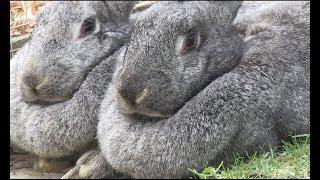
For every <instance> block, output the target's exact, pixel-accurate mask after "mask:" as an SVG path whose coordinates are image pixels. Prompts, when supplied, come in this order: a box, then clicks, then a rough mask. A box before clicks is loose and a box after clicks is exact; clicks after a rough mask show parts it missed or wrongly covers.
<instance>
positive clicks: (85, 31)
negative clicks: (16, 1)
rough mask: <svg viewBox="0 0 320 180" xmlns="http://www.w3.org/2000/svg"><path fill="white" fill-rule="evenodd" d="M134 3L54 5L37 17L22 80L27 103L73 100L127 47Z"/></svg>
mask: <svg viewBox="0 0 320 180" xmlns="http://www.w3.org/2000/svg"><path fill="white" fill-rule="evenodd" d="M133 5H134V3H133V2H125V1H123V2H105V1H57V2H48V3H46V5H45V6H44V7H43V9H42V10H41V12H39V14H38V15H37V17H36V26H35V28H34V30H33V32H32V34H31V38H30V40H29V41H28V42H27V43H28V49H27V51H28V53H27V54H28V55H27V56H26V57H24V61H23V62H22V66H21V69H20V72H19V75H18V76H17V78H18V79H17V80H18V86H19V89H20V91H21V96H22V99H23V100H24V101H27V102H32V103H56V102H61V101H66V100H68V99H70V98H71V97H72V96H73V94H74V93H75V92H76V91H77V90H78V89H79V87H80V85H81V84H82V82H83V81H84V79H85V78H86V76H87V74H88V73H90V71H91V69H92V68H93V67H94V66H95V65H97V64H98V63H99V62H100V61H101V60H102V59H103V57H107V56H108V55H110V54H111V53H113V51H115V50H116V49H117V48H118V47H120V46H121V45H122V44H123V43H124V39H125V38H127V34H128V33H129V32H128V31H129V29H130V28H127V26H128V25H129V23H128V22H129V18H128V17H129V15H130V12H131V9H132V8H133Z"/></svg>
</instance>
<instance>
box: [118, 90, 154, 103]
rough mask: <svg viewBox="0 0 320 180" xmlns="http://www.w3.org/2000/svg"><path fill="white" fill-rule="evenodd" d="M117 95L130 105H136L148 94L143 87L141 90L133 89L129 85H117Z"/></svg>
mask: <svg viewBox="0 0 320 180" xmlns="http://www.w3.org/2000/svg"><path fill="white" fill-rule="evenodd" d="M117 93H118V95H119V96H120V97H121V98H122V99H123V100H125V101H126V103H129V104H130V105H132V106H138V105H139V104H141V103H142V102H143V101H144V100H145V98H146V97H147V95H148V89H147V88H144V89H143V90H142V91H135V90H134V89H133V88H130V87H129V86H118V88H117Z"/></svg>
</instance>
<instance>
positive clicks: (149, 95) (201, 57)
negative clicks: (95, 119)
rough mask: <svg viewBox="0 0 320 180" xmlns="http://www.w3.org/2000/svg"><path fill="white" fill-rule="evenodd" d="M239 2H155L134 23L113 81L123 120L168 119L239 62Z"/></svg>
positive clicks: (240, 42) (240, 44) (240, 48)
mask: <svg viewBox="0 0 320 180" xmlns="http://www.w3.org/2000/svg"><path fill="white" fill-rule="evenodd" d="M240 4H241V3H240V2H237V1H230V2H217V1H211V2H210V1H199V2H197V1H194V2H192V1H179V2H159V3H156V4H154V5H153V6H151V7H150V8H149V9H147V10H146V11H144V12H142V13H141V15H140V16H139V17H138V18H137V19H136V21H135V23H134V24H133V30H132V34H131V39H130V41H129V43H128V46H127V49H126V52H125V53H124V56H123V59H122V62H121V63H120V65H119V66H118V68H117V71H116V74H115V77H114V78H115V80H114V88H115V91H114V92H115V93H114V96H115V97H116V100H117V106H118V107H119V109H120V111H121V112H122V113H123V114H127V115H129V114H142V115H147V116H153V117H169V116H171V115H172V114H174V113H175V112H176V111H177V110H178V109H179V108H181V107H182V106H183V105H184V104H185V103H186V102H187V101H188V100H190V99H191V98H192V97H193V96H194V95H196V94H197V93H198V92H199V91H201V90H202V89H203V88H204V87H205V86H206V85H207V84H209V83H210V82H211V81H213V80H214V79H215V78H217V77H218V76H220V75H222V74H224V73H225V72H227V71H229V70H230V69H232V68H233V67H234V66H235V65H236V64H237V63H238V62H239V60H240V58H241V52H242V41H241V39H240V36H239V35H238V33H236V31H235V30H234V28H233V26H232V22H233V20H234V18H235V16H236V14H237V10H238V8H239V6H240Z"/></svg>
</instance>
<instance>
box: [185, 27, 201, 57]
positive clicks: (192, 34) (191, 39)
mask: <svg viewBox="0 0 320 180" xmlns="http://www.w3.org/2000/svg"><path fill="white" fill-rule="evenodd" d="M199 44H200V33H199V32H198V31H194V30H190V31H188V34H187V36H186V37H185V39H184V41H183V44H182V48H181V53H182V54H185V53H187V52H189V51H191V50H195V49H197V48H198V47H199Z"/></svg>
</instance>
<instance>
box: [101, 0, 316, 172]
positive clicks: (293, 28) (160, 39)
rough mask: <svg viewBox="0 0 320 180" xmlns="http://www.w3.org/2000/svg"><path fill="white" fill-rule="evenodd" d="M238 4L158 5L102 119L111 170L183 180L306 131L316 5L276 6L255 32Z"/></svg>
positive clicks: (140, 22) (136, 34)
mask: <svg viewBox="0 0 320 180" xmlns="http://www.w3.org/2000/svg"><path fill="white" fill-rule="evenodd" d="M240 4H241V3H240V2H236V1H229V2H217V1H212V2H209V1H207V2H205V1H199V2H188V1H179V2H159V3H156V4H154V5H153V6H151V7H150V8H149V9H147V10H146V11H145V12H144V13H142V14H141V16H139V17H138V18H137V21H136V22H135V24H134V26H133V31H132V34H131V39H130V41H129V44H128V46H127V50H126V53H125V55H124V59H123V61H122V62H121V64H119V66H118V67H117V70H116V72H115V74H114V76H113V81H112V84H111V86H110V87H109V88H108V90H107V92H106V94H105V98H104V100H103V101H102V103H101V108H100V111H101V112H100V114H99V123H98V128H97V129H98V141H99V144H100V149H101V152H102V154H103V156H104V157H105V158H106V161H107V162H108V163H109V164H110V165H111V166H112V167H113V168H115V169H116V170H118V171H120V172H122V173H125V174H127V175H129V176H132V177H133V178H180V177H185V176H188V175H190V174H189V172H188V170H187V168H188V167H189V168H196V169H197V170H201V169H202V168H204V166H206V165H209V164H212V165H217V164H219V163H220V162H221V161H228V159H229V160H230V158H231V159H232V158H233V154H234V153H238V154H240V155H244V154H245V153H249V154H250V153H252V152H253V151H254V150H260V149H265V148H267V149H268V148H269V147H275V146H277V145H279V143H280V140H281V139H285V138H287V137H288V136H290V135H294V134H301V133H308V132H309V127H310V122H309V119H310V113H309V110H310V105H309V103H310V92H309V90H310V82H309V81H310V57H309V55H310V50H309V49H310V42H309V41H310V35H309V26H310V23H309V18H310V9H309V7H310V3H309V2H277V4H276V3H275V5H274V6H273V8H274V9H272V8H271V9H270V8H269V9H266V10H264V11H261V14H259V15H256V16H255V17H256V18H257V19H254V20H253V21H251V23H252V24H250V23H249V24H248V23H247V22H246V21H245V19H246V18H243V19H242V18H241V17H240V16H241V14H238V15H237V10H238V8H239V6H240ZM292 7H294V8H292ZM291 8H292V9H291ZM249 9H250V8H248V10H249ZM250 10H251V9H250ZM249 14H250V13H248V14H247V15H249ZM236 15H237V16H239V17H237V19H238V21H237V22H235V24H236V26H233V24H232V23H233V20H234V18H235V17H236ZM244 15H246V13H244ZM241 23H243V24H241ZM246 23H247V24H246ZM236 30H238V31H236ZM239 32H245V33H244V35H243V36H244V37H243V39H241V38H240V37H241V36H240V35H239Z"/></svg>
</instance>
